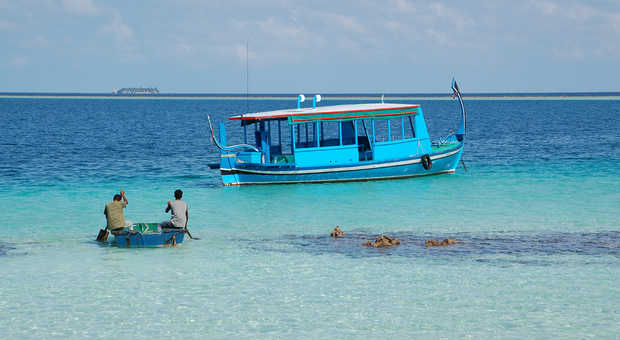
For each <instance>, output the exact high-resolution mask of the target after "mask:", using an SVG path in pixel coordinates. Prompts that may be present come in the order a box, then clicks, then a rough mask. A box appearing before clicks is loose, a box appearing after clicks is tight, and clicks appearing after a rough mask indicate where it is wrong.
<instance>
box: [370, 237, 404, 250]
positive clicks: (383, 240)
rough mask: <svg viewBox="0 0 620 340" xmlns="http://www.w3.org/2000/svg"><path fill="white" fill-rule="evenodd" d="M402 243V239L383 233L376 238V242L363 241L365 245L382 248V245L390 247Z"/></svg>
mask: <svg viewBox="0 0 620 340" xmlns="http://www.w3.org/2000/svg"><path fill="white" fill-rule="evenodd" d="M397 244H400V240H399V239H397V238H390V237H387V236H385V235H381V236H379V237H377V238H376V239H375V241H374V242H370V241H366V242H364V243H362V245H363V246H368V247H373V248H380V247H390V246H395V245H397Z"/></svg>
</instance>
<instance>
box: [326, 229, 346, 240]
mask: <svg viewBox="0 0 620 340" xmlns="http://www.w3.org/2000/svg"><path fill="white" fill-rule="evenodd" d="M329 236H331V237H333V238H338V237H344V232H343V231H342V230H340V226H336V228H334V230H333V231H332V232H331V233H330V234H329Z"/></svg>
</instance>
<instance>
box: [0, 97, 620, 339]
mask: <svg viewBox="0 0 620 340" xmlns="http://www.w3.org/2000/svg"><path fill="white" fill-rule="evenodd" d="M348 102H355V101H354V100H352V101H346V100H339V101H333V102H330V101H329V99H328V100H326V102H325V103H321V104H324V105H330V104H341V103H348ZM401 102H408V101H406V100H403V101H401ZM415 102H416V103H420V104H422V107H423V108H424V112H425V117H426V120H427V124H428V125H429V129H430V131H431V135H432V136H434V137H439V136H441V135H443V134H446V133H447V132H448V130H449V128H450V127H456V124H457V120H458V114H457V111H456V110H457V104H456V102H454V101H445V100H417V101H415ZM294 104H295V103H294V99H293V100H290V101H286V100H251V101H250V102H249V103H246V101H244V100H232V99H231V100H219V99H209V100H202V99H176V100H173V99H148V100H141V99H106V98H100V99H62V98H60V99H59V98H2V99H0V118H1V121H2V122H3V126H4V127H5V129H4V131H3V133H2V134H1V135H0V159H1V162H0V200H1V201H2V202H4V209H3V210H4V213H3V216H4V218H2V219H1V220H0V336H1V337H2V338H84V337H105V338H109V337H118V338H163V337H169V336H179V337H182V338H338V339H341V338H359V337H360V336H368V337H371V338H388V337H389V338H420V339H431V338H432V339H436V338H447V339H461V338H475V339H481V338H519V339H520V338H533V339H548V338H567V339H573V338H575V339H576V338H579V339H583V338H610V339H615V338H618V337H619V334H620V326H619V325H620V307H618V306H620V285H619V284H618V282H619V281H620V218H619V217H618V216H619V213H620V180H619V176H620V167H619V165H620V133H619V131H620V119H619V118H618V117H620V101H618V100H570V99H566V100H553V101H549V100H516V101H513V100H471V101H468V102H466V105H467V108H468V113H469V116H468V119H469V120H468V128H469V130H468V135H467V140H466V149H465V152H464V159H465V162H466V164H467V171H465V170H464V169H463V168H462V167H459V168H458V169H457V171H456V173H455V174H453V175H442V176H433V177H427V178H415V179H406V180H393V181H375V182H359V183H339V184H312V185H283V186H253V187H241V188H224V187H222V186H221V183H220V179H219V173H218V172H215V171H213V170H210V169H209V168H208V166H207V164H208V163H211V162H216V161H217V160H218V157H219V155H218V154H217V153H216V149H215V148H214V147H213V146H211V145H210V143H209V134H208V131H207V122H206V117H205V114H206V113H207V112H208V113H211V114H212V115H213V116H214V117H215V118H216V120H223V119H225V118H226V117H228V116H230V115H232V114H236V113H239V112H243V111H245V109H246V105H247V106H248V107H249V109H250V111H261V110H271V109H280V108H287V107H291V106H293V105H294ZM227 128H228V131H229V134H232V136H231V137H230V139H231V140H232V142H234V141H240V139H241V137H240V135H239V134H238V132H239V131H238V130H239V129H238V128H237V126H236V125H235V124H231V123H227ZM121 188H122V189H125V191H126V192H127V197H128V199H129V206H128V208H127V210H126V217H127V219H129V220H132V221H134V222H138V221H144V222H148V221H155V222H156V221H162V220H164V219H166V218H167V216H166V214H165V213H164V208H165V204H166V201H167V200H168V199H171V198H172V193H173V191H174V190H175V189H177V188H181V189H183V191H184V192H185V195H184V199H185V201H187V202H188V204H189V209H190V210H189V214H190V221H189V228H190V230H191V232H192V234H193V235H194V236H195V237H200V238H201V239H200V240H196V241H191V240H187V241H186V242H185V243H184V244H183V245H182V246H180V247H177V248H164V249H118V248H115V247H111V246H107V245H100V244H97V243H96V242H94V238H95V237H96V235H97V232H98V230H99V229H100V228H101V227H102V226H103V225H104V223H105V218H104V215H103V208H104V205H105V203H106V202H108V201H110V200H111V198H112V196H113V195H114V194H115V193H117V192H118V190H120V189H121ZM336 225H340V226H341V227H342V229H343V230H344V231H345V233H347V238H345V239H342V240H337V241H334V240H332V239H330V238H329V237H328V235H329V232H330V230H331V229H333V228H334V227H335V226H336ZM378 234H387V235H393V236H396V237H398V238H400V239H401V240H402V241H403V243H402V244H401V245H400V246H398V247H394V248H391V249H368V248H365V247H361V246H360V244H361V243H362V242H363V241H364V240H366V239H369V238H372V237H374V236H376V235H378ZM445 237H451V238H456V239H459V240H463V241H464V244H462V245H458V246H453V247H449V248H434V249H427V248H425V247H424V245H423V243H424V240H425V239H430V238H432V239H443V238H445Z"/></svg>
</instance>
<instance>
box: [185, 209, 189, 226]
mask: <svg viewBox="0 0 620 340" xmlns="http://www.w3.org/2000/svg"><path fill="white" fill-rule="evenodd" d="M188 210H189V207H186V208H185V229H187V221H189V212H188Z"/></svg>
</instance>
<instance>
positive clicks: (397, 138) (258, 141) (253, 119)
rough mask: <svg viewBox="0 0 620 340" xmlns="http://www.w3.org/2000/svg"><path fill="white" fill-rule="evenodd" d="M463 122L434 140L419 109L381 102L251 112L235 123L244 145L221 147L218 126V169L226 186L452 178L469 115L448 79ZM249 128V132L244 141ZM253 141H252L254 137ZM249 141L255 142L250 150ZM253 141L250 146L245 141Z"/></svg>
mask: <svg viewBox="0 0 620 340" xmlns="http://www.w3.org/2000/svg"><path fill="white" fill-rule="evenodd" d="M452 89H453V91H454V97H455V98H457V99H458V101H459V104H460V111H461V120H460V124H459V126H458V128H457V131H456V133H454V132H452V133H450V134H449V135H448V136H445V137H443V138H440V139H439V140H437V141H431V140H430V137H429V133H428V130H427V127H426V123H425V121H424V114H423V112H422V107H421V106H420V105H414V104H394V103H385V102H384V101H383V97H382V100H381V102H380V103H369V104H354V105H334V106H323V107H317V103H318V102H320V100H321V97H320V95H316V96H315V97H314V98H313V104H312V108H310V107H308V108H302V107H301V103H302V102H304V101H305V97H304V96H303V95H299V97H298V99H297V108H296V109H288V110H277V111H267V112H258V113H248V114H242V115H236V116H232V117H230V118H229V119H230V120H233V121H240V122H241V127H242V128H243V139H244V140H243V144H237V145H231V146H228V145H227V144H226V128H225V125H224V124H223V123H222V122H220V123H219V141H218V139H217V138H216V137H215V135H214V131H213V126H212V124H211V118H210V117H209V118H208V119H209V126H210V129H211V139H212V140H213V142H214V144H215V145H216V146H217V147H218V148H219V149H220V153H221V155H220V156H221V158H220V163H219V169H220V172H221V175H222V181H223V183H224V185H227V186H228V185H245V184H280V183H317V182H342V181H365V180H379V179H393V178H405V177H415V176H427V175H436V174H442V173H453V172H454V171H455V170H456V167H457V166H458V164H459V161H460V160H461V155H462V153H463V147H464V143H465V129H466V120H467V119H466V113H465V106H464V104H463V99H462V97H461V93H460V90H459V88H458V85H457V83H456V82H455V81H454V80H452ZM248 127H253V130H254V131H253V134H252V136H248ZM252 137H253V138H252ZM252 139H253V143H252ZM248 140H250V142H249V141H248Z"/></svg>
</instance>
